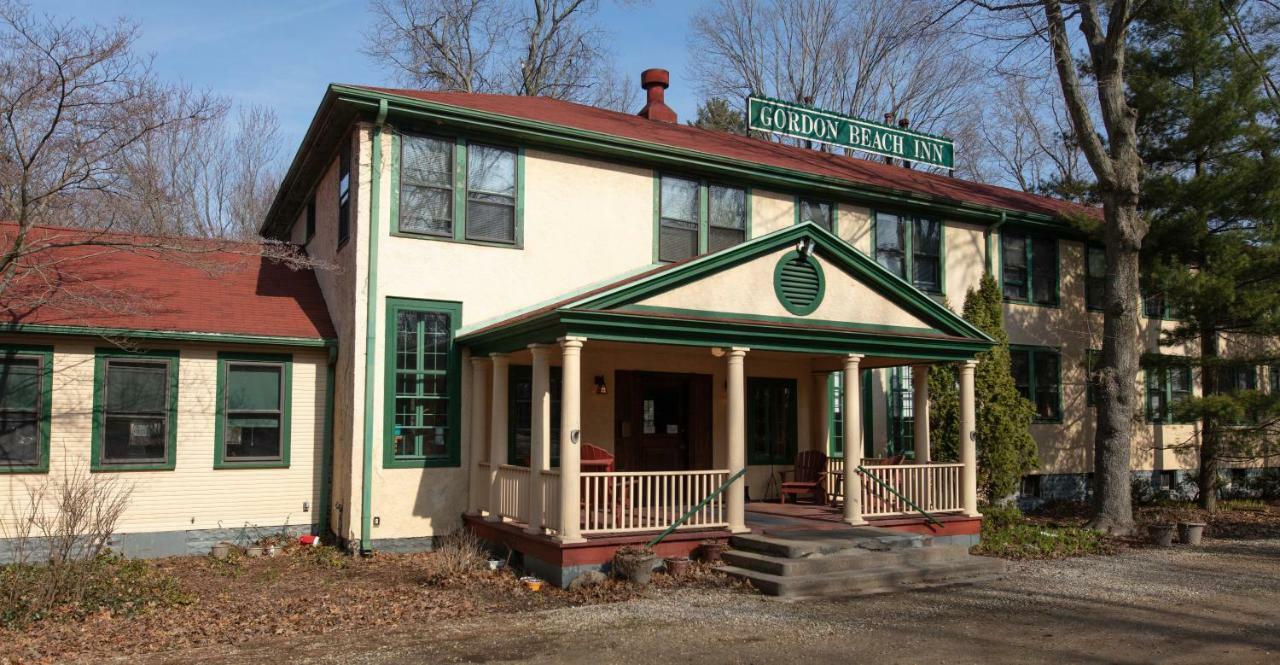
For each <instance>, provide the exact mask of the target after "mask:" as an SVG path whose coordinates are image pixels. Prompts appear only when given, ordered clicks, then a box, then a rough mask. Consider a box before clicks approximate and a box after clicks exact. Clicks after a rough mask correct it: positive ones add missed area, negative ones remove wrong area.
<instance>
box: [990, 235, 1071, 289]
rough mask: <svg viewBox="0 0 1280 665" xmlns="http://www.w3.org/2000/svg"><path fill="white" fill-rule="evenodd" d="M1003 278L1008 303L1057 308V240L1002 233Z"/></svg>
mask: <svg viewBox="0 0 1280 665" xmlns="http://www.w3.org/2000/svg"><path fill="white" fill-rule="evenodd" d="M1000 278H1001V283H1002V285H1003V289H1004V298H1005V300H1010V301H1014V302H1029V303H1035V304H1037V305H1057V304H1058V241H1057V239H1056V238H1053V237H1050V236H1040V235H1032V234H1026V233H1022V232H1019V231H1002V232H1001V234H1000Z"/></svg>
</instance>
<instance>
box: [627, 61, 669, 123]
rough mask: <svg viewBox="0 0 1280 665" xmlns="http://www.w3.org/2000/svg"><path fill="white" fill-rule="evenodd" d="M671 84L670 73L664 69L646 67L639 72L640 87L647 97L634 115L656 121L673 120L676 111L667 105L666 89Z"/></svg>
mask: <svg viewBox="0 0 1280 665" xmlns="http://www.w3.org/2000/svg"><path fill="white" fill-rule="evenodd" d="M670 85H671V74H670V72H668V71H667V70H665V69H646V70H644V71H643V72H640V87H641V88H644V91H645V94H646V95H648V99H647V100H646V102H645V105H644V108H642V109H640V112H639V113H637V114H636V115H638V116H640V117H641V118H648V119H650V120H657V121H658V122H675V121H676V112H675V111H673V110H672V109H671V107H670V106H667V102H666V90H667V87H668V86H670Z"/></svg>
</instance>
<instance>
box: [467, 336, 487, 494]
mask: <svg viewBox="0 0 1280 665" xmlns="http://www.w3.org/2000/svg"><path fill="white" fill-rule="evenodd" d="M488 420H489V359H488V358H479V357H473V358H472V359H471V505H470V506H468V509H469V511H470V512H471V514H473V515H479V514H480V512H481V508H482V507H483V506H484V505H485V497H487V496H488V495H489V488H490V484H489V476H488V474H486V473H484V472H483V471H482V470H481V468H480V463H481V462H483V461H485V460H486V459H488V455H487V450H488V448H489V437H488V436H487V435H488V428H486V427H485V424H486V423H487V421H488Z"/></svg>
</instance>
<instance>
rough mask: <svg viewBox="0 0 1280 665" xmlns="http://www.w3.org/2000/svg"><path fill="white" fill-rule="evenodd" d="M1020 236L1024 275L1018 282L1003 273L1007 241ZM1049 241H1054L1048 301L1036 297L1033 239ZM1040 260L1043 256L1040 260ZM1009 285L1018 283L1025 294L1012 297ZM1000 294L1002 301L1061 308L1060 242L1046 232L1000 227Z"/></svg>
mask: <svg viewBox="0 0 1280 665" xmlns="http://www.w3.org/2000/svg"><path fill="white" fill-rule="evenodd" d="M1015 238H1020V239H1021V240H1022V243H1023V252H1024V261H1025V263H1024V269H1025V271H1026V275H1025V276H1024V278H1023V279H1022V280H1021V281H1009V280H1008V279H1007V275H1006V274H1005V273H1006V258H1007V257H1006V251H1007V250H1006V248H1005V245H1006V242H1008V241H1010V240H1013V239H1015ZM1037 240H1040V241H1044V240H1050V241H1052V242H1053V248H1054V250H1053V253H1054V261H1053V287H1052V293H1053V297H1052V299H1051V300H1046V301H1042V300H1036V297H1035V274H1036V268H1035V266H1036V258H1035V251H1034V249H1035V241H1037ZM1041 260H1042V261H1043V259H1041ZM1009 285H1015V286H1020V287H1021V288H1022V289H1024V290H1025V291H1026V296H1025V297H1013V296H1010V295H1009V294H1008V291H1007V289H1006V287H1007V286H1009ZM1000 294H1001V296H1002V297H1003V299H1004V301H1005V302H1008V303H1018V304H1022V305H1035V306H1037V307H1060V306H1061V304H1062V241H1061V239H1059V238H1058V237H1056V236H1051V235H1048V234H1045V233H1039V232H1032V231H1024V230H1022V229H1019V228H1014V229H1009V228H1005V229H1001V231H1000Z"/></svg>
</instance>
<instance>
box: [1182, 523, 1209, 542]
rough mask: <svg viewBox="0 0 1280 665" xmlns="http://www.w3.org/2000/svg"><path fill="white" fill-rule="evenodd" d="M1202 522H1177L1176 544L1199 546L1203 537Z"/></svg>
mask: <svg viewBox="0 0 1280 665" xmlns="http://www.w3.org/2000/svg"><path fill="white" fill-rule="evenodd" d="M1204 527H1205V523H1204V522H1178V542H1180V543H1182V544H1183V545H1199V544H1200V538H1202V537H1203V536H1204Z"/></svg>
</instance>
